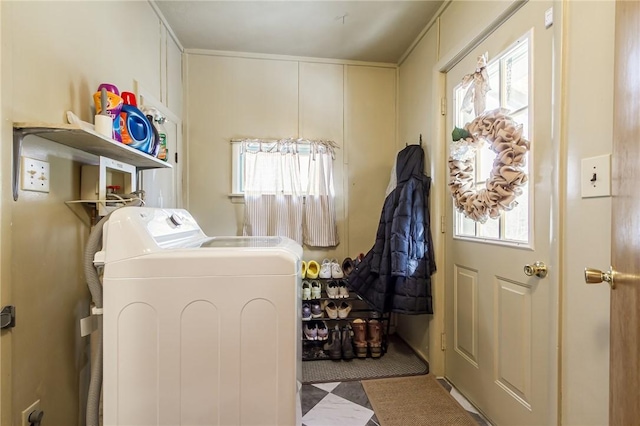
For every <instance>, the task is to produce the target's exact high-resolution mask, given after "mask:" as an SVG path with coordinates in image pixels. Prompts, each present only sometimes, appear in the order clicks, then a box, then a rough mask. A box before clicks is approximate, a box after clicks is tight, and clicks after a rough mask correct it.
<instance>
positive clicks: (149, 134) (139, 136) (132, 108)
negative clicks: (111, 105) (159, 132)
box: [120, 92, 155, 154]
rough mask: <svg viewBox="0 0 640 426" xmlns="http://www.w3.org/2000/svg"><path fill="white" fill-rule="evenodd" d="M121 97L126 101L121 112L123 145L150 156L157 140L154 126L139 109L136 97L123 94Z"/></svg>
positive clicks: (131, 94)
mask: <svg viewBox="0 0 640 426" xmlns="http://www.w3.org/2000/svg"><path fill="white" fill-rule="evenodd" d="M121 96H122V99H123V101H124V105H122V110H121V112H120V134H121V137H122V143H124V144H126V145H129V146H130V147H131V148H135V149H139V150H140V151H142V152H144V153H146V154H150V153H151V151H152V150H153V148H154V147H153V145H154V140H155V138H154V132H153V128H152V125H151V123H150V122H149V120H148V119H147V117H145V115H144V114H143V113H142V111H140V110H139V109H138V107H137V102H136V96H135V95H134V94H133V93H131V92H122V94H121Z"/></svg>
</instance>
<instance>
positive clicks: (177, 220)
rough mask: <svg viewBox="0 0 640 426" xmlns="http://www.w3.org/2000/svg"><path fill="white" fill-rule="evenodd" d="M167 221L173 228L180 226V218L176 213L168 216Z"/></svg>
mask: <svg viewBox="0 0 640 426" xmlns="http://www.w3.org/2000/svg"><path fill="white" fill-rule="evenodd" d="M169 220H170V221H171V223H173V224H174V225H175V226H181V225H182V219H180V216H178V214H177V213H174V214H172V215H171V216H169Z"/></svg>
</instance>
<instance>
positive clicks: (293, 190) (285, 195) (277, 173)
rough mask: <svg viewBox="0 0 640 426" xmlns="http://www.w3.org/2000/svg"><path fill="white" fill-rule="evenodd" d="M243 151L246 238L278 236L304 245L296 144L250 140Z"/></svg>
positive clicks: (244, 229)
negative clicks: (256, 145)
mask: <svg viewBox="0 0 640 426" xmlns="http://www.w3.org/2000/svg"><path fill="white" fill-rule="evenodd" d="M252 144H253V146H252ZM255 144H258V149H257V150H256V149H255ZM251 148H253V149H251ZM243 150H244V159H245V160H244V224H243V230H242V233H243V235H248V236H250V235H254V236H267V235H278V236H283V237H288V238H291V239H292V240H294V241H297V242H298V243H299V244H302V209H303V199H302V192H301V188H300V173H299V160H298V153H297V152H296V145H295V144H294V143H288V142H282V141H279V142H275V143H270V144H267V143H263V142H253V141H252V142H249V141H247V142H244V143H243Z"/></svg>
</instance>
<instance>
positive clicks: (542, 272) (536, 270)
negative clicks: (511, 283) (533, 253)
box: [524, 262, 547, 278]
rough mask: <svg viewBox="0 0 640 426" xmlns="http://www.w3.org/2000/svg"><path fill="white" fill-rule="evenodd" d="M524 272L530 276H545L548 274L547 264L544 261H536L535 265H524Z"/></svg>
mask: <svg viewBox="0 0 640 426" xmlns="http://www.w3.org/2000/svg"><path fill="white" fill-rule="evenodd" d="M524 273H525V274H526V275H528V276H530V277H532V276H534V275H535V276H536V277H538V278H544V277H546V276H547V265H545V264H544V263H542V262H535V263H534V264H533V265H524Z"/></svg>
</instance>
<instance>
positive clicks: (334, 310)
mask: <svg viewBox="0 0 640 426" xmlns="http://www.w3.org/2000/svg"><path fill="white" fill-rule="evenodd" d="M324 310H325V311H327V315H328V316H329V318H330V319H336V318H338V307H337V306H336V304H335V303H333V302H329V303H327V305H326V306H325V307H324Z"/></svg>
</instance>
